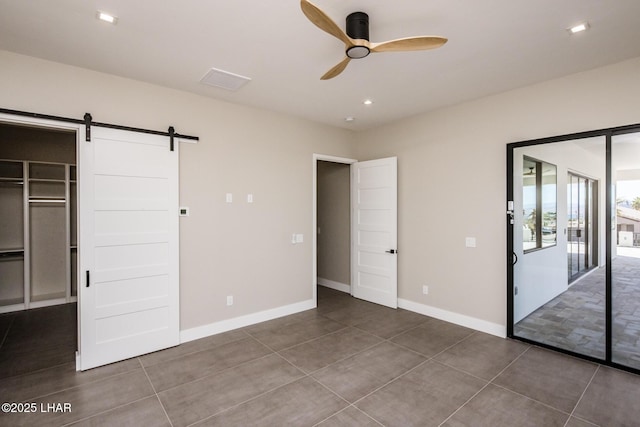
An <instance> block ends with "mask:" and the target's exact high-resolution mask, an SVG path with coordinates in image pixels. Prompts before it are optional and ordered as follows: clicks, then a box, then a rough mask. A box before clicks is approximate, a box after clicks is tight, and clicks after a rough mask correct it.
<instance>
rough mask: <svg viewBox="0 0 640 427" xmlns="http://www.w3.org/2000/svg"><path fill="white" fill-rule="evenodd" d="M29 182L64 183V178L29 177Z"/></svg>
mask: <svg viewBox="0 0 640 427" xmlns="http://www.w3.org/2000/svg"><path fill="white" fill-rule="evenodd" d="M29 182H61V183H64V182H65V180H64V179H52V178H29Z"/></svg>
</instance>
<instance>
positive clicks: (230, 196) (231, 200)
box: [225, 193, 233, 203]
mask: <svg viewBox="0 0 640 427" xmlns="http://www.w3.org/2000/svg"><path fill="white" fill-rule="evenodd" d="M225 200H226V202H227V203H233V194H231V193H227V195H226V197H225Z"/></svg>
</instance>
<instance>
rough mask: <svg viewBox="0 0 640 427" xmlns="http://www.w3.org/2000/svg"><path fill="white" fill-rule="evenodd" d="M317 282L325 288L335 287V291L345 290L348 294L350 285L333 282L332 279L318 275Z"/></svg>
mask: <svg viewBox="0 0 640 427" xmlns="http://www.w3.org/2000/svg"><path fill="white" fill-rule="evenodd" d="M317 280H318V281H317V283H318V285H320V286H324V287H325V288H331V289H335V290H336V291H340V292H346V293H348V294H350V293H351V286H349V285H345V284H344V283H340V282H335V281H333V280H329V279H325V278H322V277H318V279H317Z"/></svg>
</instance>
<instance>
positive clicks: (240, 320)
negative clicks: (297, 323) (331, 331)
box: [180, 299, 316, 343]
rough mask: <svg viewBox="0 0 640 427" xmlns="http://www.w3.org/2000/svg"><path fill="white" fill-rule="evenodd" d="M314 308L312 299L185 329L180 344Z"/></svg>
mask: <svg viewBox="0 0 640 427" xmlns="http://www.w3.org/2000/svg"><path fill="white" fill-rule="evenodd" d="M312 308H316V303H315V301H314V300H312V299H310V300H306V301H302V302H297V303H295V304H290V305H285V306H282V307H276V308H272V309H270V310H264V311H259V312H257V313H251V314H247V315H245V316H240V317H234V318H233V319H228V320H221V321H219V322H214V323H209V324H208V325H202V326H197V327H195V328H190V329H185V330H183V331H180V343H185V342H188V341H193V340H197V339H200V338H205V337H208V336H211V335H215V334H220V333H222V332H228V331H232V330H234V329H238V328H243V327H245V326H249V325H255V324H256V323H260V322H265V321H267V320H272V319H277V318H278V317H283V316H288V315H290V314H295V313H299V312H301V311H305V310H311V309H312Z"/></svg>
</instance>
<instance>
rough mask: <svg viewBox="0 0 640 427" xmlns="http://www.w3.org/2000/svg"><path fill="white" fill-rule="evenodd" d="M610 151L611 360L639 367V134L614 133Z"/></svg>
mask: <svg viewBox="0 0 640 427" xmlns="http://www.w3.org/2000/svg"><path fill="white" fill-rule="evenodd" d="M611 153H612V158H611V175H612V177H611V179H612V181H613V184H614V187H613V188H615V194H613V195H612V196H613V197H612V199H613V201H614V203H615V206H613V209H612V216H613V221H614V224H615V225H613V227H612V232H615V234H616V235H615V236H612V239H611V241H612V245H611V246H612V247H611V295H612V336H611V341H612V355H611V360H612V361H613V362H614V363H618V364H620V365H624V366H628V367H631V368H635V369H640V133H629V134H624V135H617V136H614V137H613V138H612V144H611Z"/></svg>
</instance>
